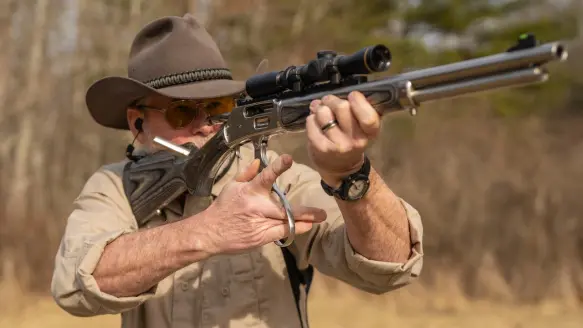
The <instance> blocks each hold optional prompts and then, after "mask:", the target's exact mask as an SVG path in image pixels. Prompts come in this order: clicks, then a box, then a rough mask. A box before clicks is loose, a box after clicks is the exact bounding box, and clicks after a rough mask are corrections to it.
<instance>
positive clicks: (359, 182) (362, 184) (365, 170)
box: [320, 156, 370, 201]
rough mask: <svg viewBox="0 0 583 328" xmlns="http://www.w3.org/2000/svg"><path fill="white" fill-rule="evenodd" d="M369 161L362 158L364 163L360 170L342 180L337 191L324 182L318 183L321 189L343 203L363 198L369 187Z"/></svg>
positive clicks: (366, 158)
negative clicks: (343, 201)
mask: <svg viewBox="0 0 583 328" xmlns="http://www.w3.org/2000/svg"><path fill="white" fill-rule="evenodd" d="M369 174H370V161H369V159H368V157H366V156H364V163H363V164H362V166H361V167H360V170H358V171H357V172H354V173H352V174H351V175H349V176H347V177H345V178H344V179H342V184H341V185H340V187H338V189H334V188H332V187H331V186H329V185H328V184H327V183H325V182H324V180H321V181H320V184H321V185H322V188H323V189H324V191H325V192H326V194H328V195H329V196H334V197H336V198H339V199H341V200H345V201H356V200H359V199H361V198H362V197H364V195H366V193H367V192H368V189H369V187H370V180H369Z"/></svg>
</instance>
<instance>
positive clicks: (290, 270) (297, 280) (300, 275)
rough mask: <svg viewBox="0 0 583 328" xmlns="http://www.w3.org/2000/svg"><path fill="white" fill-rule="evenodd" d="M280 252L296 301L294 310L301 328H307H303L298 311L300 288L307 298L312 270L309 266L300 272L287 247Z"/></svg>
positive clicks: (312, 274)
mask: <svg viewBox="0 0 583 328" xmlns="http://www.w3.org/2000/svg"><path fill="white" fill-rule="evenodd" d="M281 251H282V253H283V258H284V259H285V265H286V269H287V274H288V276H289V281H290V284H291V288H292V292H293V294H294V299H295V301H296V309H297V311H298V316H299V317H300V323H301V325H302V327H303V328H308V327H304V323H303V320H302V312H301V310H300V286H303V288H304V290H305V293H306V296H307V295H308V292H309V291H310V286H311V284H312V279H313V277H314V268H313V267H312V266H311V265H309V266H308V267H307V268H306V269H304V270H300V269H299V268H298V266H297V263H296V259H295V257H294V255H293V254H292V253H291V252H290V251H289V249H287V247H282V248H281ZM307 321H308V318H307V313H306V322H307Z"/></svg>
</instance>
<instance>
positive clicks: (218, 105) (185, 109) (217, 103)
mask: <svg viewBox="0 0 583 328" xmlns="http://www.w3.org/2000/svg"><path fill="white" fill-rule="evenodd" d="M136 107H137V108H138V109H140V110H143V109H153V110H158V111H161V112H163V113H164V118H165V119H166V121H167V122H168V124H169V125H170V126H171V127H172V128H174V129H182V128H184V127H186V126H188V125H189V124H190V123H191V122H192V121H194V120H195V119H200V118H201V117H202V116H205V117H213V116H219V115H221V114H225V113H230V112H231V111H232V110H233V108H234V107H235V99H233V97H222V98H215V99H204V100H174V101H172V102H171V103H170V104H169V105H168V106H166V107H165V108H158V107H153V106H148V105H143V104H137V105H136Z"/></svg>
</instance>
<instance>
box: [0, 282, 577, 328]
mask: <svg viewBox="0 0 583 328" xmlns="http://www.w3.org/2000/svg"><path fill="white" fill-rule="evenodd" d="M4 286H5V287H4V288H3V291H2V295H6V296H8V294H7V293H8V290H9V288H8V287H6V285H4ZM451 290H452V293H449V295H448V293H447V292H445V291H442V292H438V293H435V292H428V291H425V290H423V289H422V287H421V286H420V285H417V286H410V287H408V288H405V289H403V290H401V291H398V292H395V293H393V294H391V295H384V296H371V295H367V294H364V293H361V292H357V291H355V290H353V289H351V288H350V287H346V286H344V285H342V286H341V285H336V284H333V283H332V284H330V281H329V280H328V279H326V278H324V277H321V276H318V277H317V282H316V285H315V286H314V288H313V294H312V295H311V297H310V303H309V306H310V322H311V326H312V327H329V328H352V327H371V328H376V327H378V328H381V327H429V328H441V327H478V328H480V327H509V328H520V327H531V328H539V327H541V328H542V327H551V326H554V327H557V328H570V327H580V325H581V321H582V320H583V311H580V309H577V307H576V306H573V305H569V304H565V303H564V302H557V303H551V302H547V303H545V304H541V305H538V306H525V305H516V304H511V303H506V302H494V301H475V302H470V301H468V300H467V299H464V297H462V296H460V295H459V294H456V292H454V290H455V289H451ZM10 293H12V295H13V297H11V299H12V300H13V301H11V302H9V303H10V304H3V305H2V307H1V308H0V327H2V328H5V327H6V328H8V327H10V328H33V327H46V328H70V327H71V328H72V327H79V326H83V327H84V328H94V327H95V328H97V327H104V328H107V327H119V318H118V317H117V316H103V317H95V318H77V317H73V316H70V315H68V314H67V313H65V312H63V311H62V310H61V309H60V308H58V307H57V306H56V305H55V303H54V302H52V299H51V298H50V297H46V296H31V295H29V296H25V297H23V296H19V295H17V293H16V291H14V290H12V291H11V292H10ZM3 298H4V301H6V298H5V297H3ZM0 304H1V303H0ZM21 305H24V307H21V308H20V309H18V307H20V306H21ZM292 310H294V309H290V311H292ZM578 310H579V311H578Z"/></svg>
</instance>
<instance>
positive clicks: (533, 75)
mask: <svg viewBox="0 0 583 328" xmlns="http://www.w3.org/2000/svg"><path fill="white" fill-rule="evenodd" d="M566 58H567V49H566V46H565V45H564V44H563V43H561V42H552V43H546V44H542V45H540V44H539V43H538V42H537V40H536V38H535V37H534V36H533V35H531V34H528V35H522V36H521V37H520V38H519V39H518V42H517V43H516V44H515V45H514V46H512V47H511V48H509V49H508V50H507V51H505V52H502V53H498V54H494V55H490V56H485V57H481V58H476V59H470V60H465V61H460V62H456V63H452V64H447V65H441V66H436V67H432V68H426V69H420V70H416V71H411V72H407V73H403V74H400V75H395V76H391V77H388V78H383V79H379V80H375V81H368V76H367V75H368V74H371V73H375V72H383V71H386V70H387V69H388V68H389V66H390V64H391V59H392V56H391V52H390V50H389V49H388V48H387V47H386V46H384V45H382V44H379V45H375V46H370V47H366V48H363V49H361V50H360V51H358V52H356V53H354V54H351V55H338V54H336V53H334V52H332V51H320V52H318V54H317V58H316V59H314V60H311V61H310V62H309V63H307V64H306V65H303V66H290V67H288V68H286V69H285V70H282V71H274V72H269V73H264V74H258V75H255V76H253V77H251V78H250V79H248V80H247V82H246V95H245V96H244V97H242V98H241V99H239V100H238V101H237V106H236V107H235V108H234V109H233V110H232V111H231V112H230V113H226V114H222V115H219V116H215V117H211V118H210V121H211V122H212V123H217V122H220V123H223V125H222V127H221V129H220V130H219V131H218V132H217V134H216V135H215V136H214V137H213V138H211V139H210V140H209V141H208V142H207V143H206V144H205V145H204V146H203V147H201V148H200V149H198V148H197V147H195V146H194V145H192V144H185V145H175V144H172V143H170V142H168V141H166V140H164V139H161V138H158V137H157V138H155V140H154V141H155V142H157V143H159V144H161V145H162V146H165V147H166V148H167V149H169V150H166V149H165V150H161V151H158V152H155V153H153V154H150V155H148V156H146V157H144V158H141V159H139V160H137V161H134V162H129V163H128V165H126V167H125V171H124V177H123V181H124V188H125V192H126V195H127V197H128V199H129V201H130V204H131V208H132V211H133V213H134V215H135V217H136V220H137V221H138V224H139V225H140V226H143V225H144V224H145V223H146V222H147V221H148V220H149V219H150V218H151V217H152V216H154V215H155V214H156V213H157V212H158V211H159V210H161V209H162V208H164V207H165V206H166V205H168V204H169V203H170V202H171V201H173V200H174V199H176V198H177V197H178V196H180V195H181V194H183V193H185V192H188V193H189V194H191V195H193V196H194V197H197V196H199V197H208V196H210V194H211V190H212V186H213V184H214V182H215V178H216V176H217V173H218V171H219V168H220V167H221V166H222V164H223V162H224V161H225V159H226V158H227V157H228V155H230V154H232V152H233V151H234V150H235V149H237V148H238V147H239V146H240V145H242V144H244V143H248V142H252V143H253V146H254V149H255V158H258V159H260V161H261V169H263V168H265V166H267V164H268V163H267V158H266V150H267V146H268V141H269V138H270V137H272V136H274V135H278V134H282V133H292V132H301V131H304V130H305V120H306V117H307V116H308V115H309V114H310V110H309V104H310V102H311V101H312V100H314V99H321V98H322V97H324V96H326V95H329V94H332V95H335V96H338V97H340V98H343V99H346V98H347V96H348V94H349V93H350V92H352V91H359V92H361V93H363V94H364V96H365V97H366V98H367V99H368V101H369V102H370V103H371V105H372V106H373V107H374V108H375V109H376V111H377V112H378V113H379V115H381V116H383V115H386V114H387V113H391V112H395V111H402V110H409V111H410V112H411V113H412V114H413V115H415V113H416V111H417V109H418V108H419V106H420V105H421V104H423V103H427V102H430V101H436V100H440V99H446V98H453V97H457V96H462V95H467V94H470V93H475V92H482V91H489V90H494V89H500V88H507V87H516V86H522V85H527V84H533V83H540V82H545V81H547V79H548V76H549V73H548V72H547V70H546V68H545V66H546V65H547V64H548V63H550V62H553V61H564V60H566ZM273 191H275V193H276V194H277V196H278V197H279V198H280V201H281V202H282V203H283V206H284V208H285V210H286V214H287V221H288V227H289V233H288V236H287V238H285V239H283V240H279V241H276V242H275V243H276V244H277V245H278V246H280V247H286V246H288V245H290V244H291V243H292V242H293V241H294V238H295V221H294V217H293V215H292V212H291V209H290V205H289V203H288V201H287V199H286V198H285V195H284V194H283V193H282V192H281V190H279V188H278V187H277V185H276V184H274V185H273Z"/></svg>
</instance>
